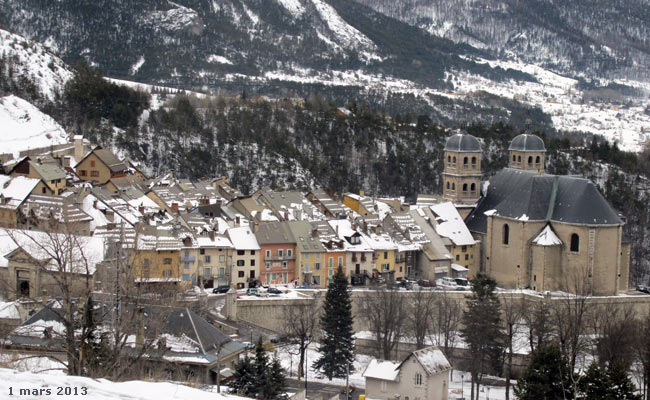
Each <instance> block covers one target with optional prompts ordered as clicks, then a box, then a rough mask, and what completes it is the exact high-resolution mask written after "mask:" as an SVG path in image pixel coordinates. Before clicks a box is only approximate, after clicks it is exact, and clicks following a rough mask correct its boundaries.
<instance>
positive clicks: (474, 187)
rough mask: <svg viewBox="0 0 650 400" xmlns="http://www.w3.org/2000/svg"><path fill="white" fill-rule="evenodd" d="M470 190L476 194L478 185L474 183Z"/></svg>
mask: <svg viewBox="0 0 650 400" xmlns="http://www.w3.org/2000/svg"><path fill="white" fill-rule="evenodd" d="M470 190H471V191H472V192H475V191H476V183H472V186H470Z"/></svg>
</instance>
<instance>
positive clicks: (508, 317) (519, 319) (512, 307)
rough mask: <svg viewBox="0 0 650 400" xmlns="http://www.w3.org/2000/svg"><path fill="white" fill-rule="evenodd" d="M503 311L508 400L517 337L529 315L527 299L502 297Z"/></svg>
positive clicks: (508, 295) (511, 296)
mask: <svg viewBox="0 0 650 400" xmlns="http://www.w3.org/2000/svg"><path fill="white" fill-rule="evenodd" d="M501 310H502V311H503V325H504V332H503V338H504V341H505V349H506V352H507V357H506V359H505V361H506V369H505V378H506V400H509V399H510V377H511V376H512V358H513V355H514V353H515V349H514V346H515V340H516V336H517V335H519V333H520V332H521V331H522V330H523V323H524V321H523V319H524V315H526V313H527V309H526V302H525V299H524V298H523V297H521V296H515V294H514V293H512V292H510V293H508V294H506V295H505V296H502V297H501Z"/></svg>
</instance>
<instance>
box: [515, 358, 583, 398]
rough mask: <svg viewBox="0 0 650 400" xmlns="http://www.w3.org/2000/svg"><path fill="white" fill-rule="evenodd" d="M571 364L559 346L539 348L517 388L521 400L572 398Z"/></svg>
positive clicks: (517, 394)
mask: <svg viewBox="0 0 650 400" xmlns="http://www.w3.org/2000/svg"><path fill="white" fill-rule="evenodd" d="M568 367H569V362H568V361H567V359H566V358H565V357H563V356H562V352H561V351H560V348H559V347H558V346H557V345H551V346H545V347H538V348H537V349H535V351H533V354H532V359H531V361H530V364H529V365H528V367H526V370H525V371H524V373H523V374H522V375H521V377H519V380H518V381H517V386H515V395H516V396H517V398H518V399H520V400H555V399H570V398H572V385H571V377H570V376H569V368H568Z"/></svg>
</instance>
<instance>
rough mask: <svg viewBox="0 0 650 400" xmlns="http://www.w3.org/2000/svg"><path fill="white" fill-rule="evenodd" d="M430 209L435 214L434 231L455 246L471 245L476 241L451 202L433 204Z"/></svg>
mask: <svg viewBox="0 0 650 400" xmlns="http://www.w3.org/2000/svg"><path fill="white" fill-rule="evenodd" d="M431 210H432V211H433V212H434V213H435V214H436V216H437V218H436V222H437V225H436V232H437V233H438V235H440V236H444V237H446V238H449V239H450V240H451V241H453V242H454V244H455V245H456V246H471V245H473V244H475V243H476V241H475V240H474V238H473V237H472V234H471V233H470V232H469V229H467V225H465V222H464V221H463V219H462V218H461V216H460V214H459V213H458V210H456V207H454V205H453V204H452V203H451V202H446V203H440V204H435V205H433V206H431Z"/></svg>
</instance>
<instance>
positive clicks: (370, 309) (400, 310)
mask: <svg viewBox="0 0 650 400" xmlns="http://www.w3.org/2000/svg"><path fill="white" fill-rule="evenodd" d="M404 297H405V296H403V294H400V292H398V291H396V290H392V289H386V288H381V289H378V290H371V291H369V292H367V293H366V294H365V295H364V296H363V297H362V298H361V303H360V306H359V308H360V310H359V311H360V314H361V318H363V319H364V320H365V321H366V322H367V323H368V325H369V326H370V330H371V331H372V333H374V335H375V350H376V353H377V357H379V358H382V359H385V360H391V359H392V353H393V350H394V349H395V347H396V346H397V344H398V343H399V341H400V339H402V337H403V336H404V331H405V329H404V327H405V322H406V318H407V313H406V310H405V307H404V306H405V301H404Z"/></svg>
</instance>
